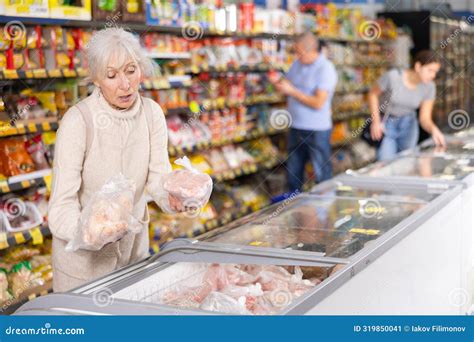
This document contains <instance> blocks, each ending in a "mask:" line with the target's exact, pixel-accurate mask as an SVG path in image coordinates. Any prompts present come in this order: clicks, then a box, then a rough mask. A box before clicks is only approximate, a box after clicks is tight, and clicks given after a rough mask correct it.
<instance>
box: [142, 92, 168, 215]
mask: <svg viewBox="0 0 474 342" xmlns="http://www.w3.org/2000/svg"><path fill="white" fill-rule="evenodd" d="M146 100H147V101H150V102H152V103H151V106H150V107H151V108H152V109H153V110H152V118H153V119H152V127H151V131H150V164H149V166H148V179H147V191H148V193H149V195H150V196H151V197H152V198H153V200H154V201H155V202H156V204H158V205H159V206H160V208H161V209H162V210H163V211H165V212H171V211H170V209H169V200H168V194H167V193H166V192H165V190H164V189H163V181H164V179H163V178H164V177H163V176H164V175H166V174H168V173H170V172H171V164H170V161H169V157H168V130H167V127H166V119H165V116H164V114H163V110H162V109H161V107H160V106H159V105H158V104H157V103H156V102H155V101H152V100H150V99H146Z"/></svg>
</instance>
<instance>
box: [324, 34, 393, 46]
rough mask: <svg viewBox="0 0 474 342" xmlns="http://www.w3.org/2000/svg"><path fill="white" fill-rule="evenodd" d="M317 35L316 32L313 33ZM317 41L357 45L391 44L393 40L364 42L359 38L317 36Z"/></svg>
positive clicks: (364, 40)
mask: <svg viewBox="0 0 474 342" xmlns="http://www.w3.org/2000/svg"><path fill="white" fill-rule="evenodd" d="M315 33H316V34H318V33H317V32H315ZM318 36H319V39H320V40H322V41H325V42H329V43H331V42H333V43H359V44H392V43H394V42H395V40H390V39H380V38H379V39H374V40H366V39H360V38H350V37H329V36H321V35H319V34H318Z"/></svg>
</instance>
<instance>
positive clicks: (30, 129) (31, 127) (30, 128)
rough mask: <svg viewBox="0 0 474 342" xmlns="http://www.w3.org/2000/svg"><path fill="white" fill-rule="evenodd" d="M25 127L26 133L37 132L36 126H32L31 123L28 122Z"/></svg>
mask: <svg viewBox="0 0 474 342" xmlns="http://www.w3.org/2000/svg"><path fill="white" fill-rule="evenodd" d="M27 127H28V131H29V132H30V133H34V132H37V131H38V128H37V127H36V124H34V123H32V122H30V123H29V124H28V126H27Z"/></svg>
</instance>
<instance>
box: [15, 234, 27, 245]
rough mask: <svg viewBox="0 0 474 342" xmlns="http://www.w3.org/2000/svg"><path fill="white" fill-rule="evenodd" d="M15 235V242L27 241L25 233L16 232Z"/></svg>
mask: <svg viewBox="0 0 474 342" xmlns="http://www.w3.org/2000/svg"><path fill="white" fill-rule="evenodd" d="M13 236H14V237H15V242H16V244H17V245H20V244H22V243H25V241H26V240H25V236H24V235H23V233H15V234H14V235H13Z"/></svg>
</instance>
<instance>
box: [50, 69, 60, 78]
mask: <svg viewBox="0 0 474 342" xmlns="http://www.w3.org/2000/svg"><path fill="white" fill-rule="evenodd" d="M48 74H49V77H62V76H63V74H62V73H61V70H60V69H53V70H50V71H49V72H48Z"/></svg>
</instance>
